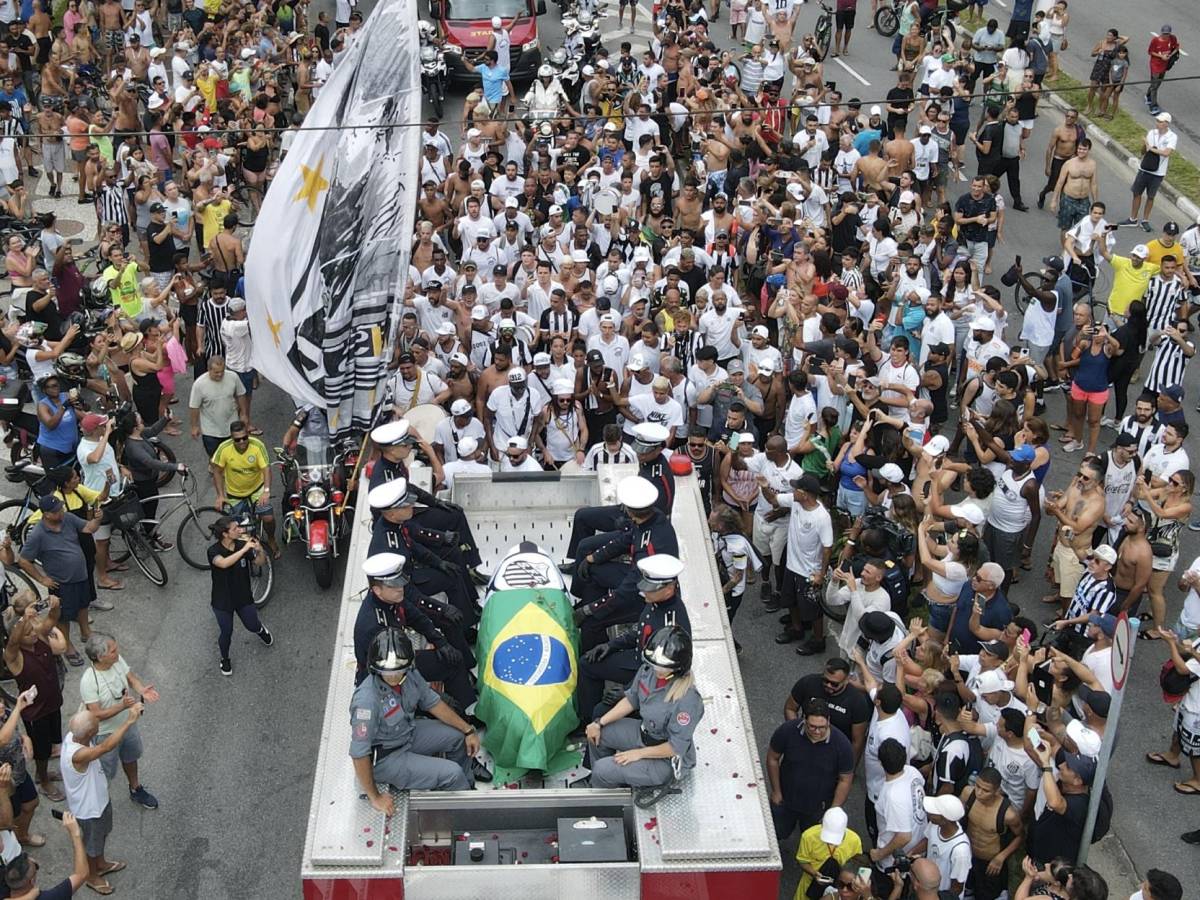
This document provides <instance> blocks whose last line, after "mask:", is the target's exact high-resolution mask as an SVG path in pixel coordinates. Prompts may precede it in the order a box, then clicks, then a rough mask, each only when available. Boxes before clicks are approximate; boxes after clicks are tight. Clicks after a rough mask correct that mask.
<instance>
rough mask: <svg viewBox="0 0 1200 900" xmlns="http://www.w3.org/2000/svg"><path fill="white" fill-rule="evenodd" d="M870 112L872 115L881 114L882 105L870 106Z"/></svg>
mask: <svg viewBox="0 0 1200 900" xmlns="http://www.w3.org/2000/svg"><path fill="white" fill-rule="evenodd" d="M870 113H871V115H873V116H882V115H883V109H882V107H880V106H872V107H871V109H870Z"/></svg>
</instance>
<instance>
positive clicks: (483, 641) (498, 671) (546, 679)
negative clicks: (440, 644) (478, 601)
mask: <svg viewBox="0 0 1200 900" xmlns="http://www.w3.org/2000/svg"><path fill="white" fill-rule="evenodd" d="M476 657H477V658H478V659H479V661H480V663H479V665H480V668H479V702H478V704H476V707H475V714H476V715H477V716H478V717H479V718H480V719H482V720H483V721H484V722H486V723H487V731H486V733H485V734H484V740H483V744H484V747H486V748H487V751H488V753H490V754H491V756H492V759H493V760H495V763H496V769H497V772H498V773H501V774H500V778H499V779H498V780H513V779H515V778H519V777H520V776H521V775H523V774H524V771H525V770H529V769H537V770H540V771H543V772H558V771H562V770H563V769H565V768H569V767H570V766H571V765H574V764H577V763H578V754H577V753H575V754H574V758H573V759H572V758H571V754H569V753H568V752H567V751H566V748H565V743H566V738H567V735H568V734H570V733H571V732H572V731H573V730H574V728H575V726H576V725H577V724H578V723H579V719H578V717H577V716H576V714H575V703H574V697H575V683H576V680H577V679H578V675H579V631H578V629H576V627H575V621H574V618H573V617H572V613H571V602H570V598H569V597H568V596H567V593H566V592H565V591H563V590H561V589H558V588H521V589H517V590H498V591H494V592H493V593H491V594H490V595H489V596H488V598H487V601H486V603H485V604H484V607H483V616H482V618H481V619H480V622H479V639H478V643H477V645H476Z"/></svg>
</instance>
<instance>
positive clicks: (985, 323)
mask: <svg viewBox="0 0 1200 900" xmlns="http://www.w3.org/2000/svg"><path fill="white" fill-rule="evenodd" d="M971 330H972V331H992V332H994V331H995V330H996V321H995V320H994V319H992V318H990V317H988V316H976V317H975V318H974V319H972V320H971Z"/></svg>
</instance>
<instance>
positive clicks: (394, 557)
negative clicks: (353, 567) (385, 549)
mask: <svg viewBox="0 0 1200 900" xmlns="http://www.w3.org/2000/svg"><path fill="white" fill-rule="evenodd" d="M406 562H408V560H407V558H406V557H405V556H404V555H403V554H401V553H374V554H372V555H371V556H368V557H367V558H366V559H365V560H363V564H362V566H363V573H364V574H365V575H366V576H367V577H368V578H374V579H376V580H378V581H401V582H407V581H408V578H407V577H406V576H405V575H404V564H405V563H406Z"/></svg>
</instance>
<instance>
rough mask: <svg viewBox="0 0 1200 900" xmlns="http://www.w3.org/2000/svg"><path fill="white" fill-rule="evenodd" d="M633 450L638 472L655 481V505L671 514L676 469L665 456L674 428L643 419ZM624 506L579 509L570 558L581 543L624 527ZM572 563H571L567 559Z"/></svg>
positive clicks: (634, 431)
mask: <svg viewBox="0 0 1200 900" xmlns="http://www.w3.org/2000/svg"><path fill="white" fill-rule="evenodd" d="M633 435H634V438H633V443H632V445H631V446H632V448H633V452H634V453H636V454H637V458H638V474H639V475H641V476H642V477H643V478H645V479H646V480H647V481H649V482H650V483H651V484H652V485H654V490H655V491H656V492H657V495H658V496H657V498H656V499H655V501H654V505H655V507H657V508H658V510H659V511H660V512H662V514H663V515H664V516H666V517H667V518H670V516H671V505H672V504H673V503H674V502H675V473H674V472H672V471H671V466H670V464H669V463H668V461H667V458H666V457H665V456H663V448H665V447H666V444H667V438H669V437H670V436H671V432H670V431H668V430H667V428H666V426H664V425H660V424H658V423H657V422H642V423H641V424H640V425H636V426H634V429H633ZM621 519H622V511H621V507H620V506H585V507H584V508H583V509H581V510H579V511H578V512H576V513H575V520H574V522H572V524H571V542H570V544H568V545H567V557H568V560H570V561H574V560H576V559H578V558H579V555H580V553H579V546H580V544H581V543H583V542H584V541H586V540H587V539H588V538H590V537H592V536H593V535H595V534H598V533H600V532H605V531H615V530H616V529H618V528H620V527H621V524H622V522H621ZM567 564H568V565H569V563H567Z"/></svg>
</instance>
